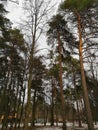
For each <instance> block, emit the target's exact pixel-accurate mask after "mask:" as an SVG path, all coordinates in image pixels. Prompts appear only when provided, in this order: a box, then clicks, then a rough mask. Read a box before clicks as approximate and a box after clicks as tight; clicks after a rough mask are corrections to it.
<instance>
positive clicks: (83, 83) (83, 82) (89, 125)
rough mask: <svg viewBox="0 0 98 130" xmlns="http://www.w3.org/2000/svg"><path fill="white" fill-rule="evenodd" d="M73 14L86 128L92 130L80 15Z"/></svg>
mask: <svg viewBox="0 0 98 130" xmlns="http://www.w3.org/2000/svg"><path fill="white" fill-rule="evenodd" d="M75 14H76V16H77V21H78V35H79V60H80V67H81V80H82V88H83V94H84V102H85V108H86V114H87V123H88V129H89V130H94V125H93V119H92V114H91V109H90V102H89V94H88V90H87V85H86V79H85V72H84V65H83V48H82V46H83V41H82V26H81V17H80V14H79V13H78V12H77V11H76V12H75Z"/></svg>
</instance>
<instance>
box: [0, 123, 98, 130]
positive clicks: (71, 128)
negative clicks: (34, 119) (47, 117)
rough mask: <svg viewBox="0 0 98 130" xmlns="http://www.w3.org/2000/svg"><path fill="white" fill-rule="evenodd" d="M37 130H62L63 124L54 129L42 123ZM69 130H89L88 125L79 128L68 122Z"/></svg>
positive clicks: (96, 127) (96, 129) (37, 125)
mask: <svg viewBox="0 0 98 130" xmlns="http://www.w3.org/2000/svg"><path fill="white" fill-rule="evenodd" d="M29 126H30V124H29ZM1 127H2V125H1V124H0V129H1ZM9 127H10V125H9ZM21 127H23V124H21ZM94 127H95V130H98V124H97V125H94ZM74 128H75V129H74ZM36 130H62V123H58V126H56V124H55V125H54V126H52V127H51V126H50V123H47V125H46V126H44V124H42V123H36ZM67 130H87V124H82V128H79V127H78V124H77V123H75V124H74V126H73V123H70V122H67Z"/></svg>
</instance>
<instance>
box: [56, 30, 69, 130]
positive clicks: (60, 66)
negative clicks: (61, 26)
mask: <svg viewBox="0 0 98 130" xmlns="http://www.w3.org/2000/svg"><path fill="white" fill-rule="evenodd" d="M57 39H58V51H59V85H60V97H61V107H62V118H63V130H67V127H66V117H65V101H64V95H63V82H62V56H61V54H62V47H61V39H60V32H59V31H58V32H57Z"/></svg>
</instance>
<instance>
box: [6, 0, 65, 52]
mask: <svg viewBox="0 0 98 130" xmlns="http://www.w3.org/2000/svg"><path fill="white" fill-rule="evenodd" d="M13 1H16V0H13ZM17 1H18V2H19V5H18V4H15V3H14V2H11V1H9V0H8V2H7V3H6V2H5V3H4V5H5V8H6V9H7V10H8V11H9V13H8V14H7V17H8V18H9V19H10V20H11V22H12V23H13V26H14V27H16V26H17V25H18V24H19V23H21V21H22V19H23V17H24V12H23V10H22V5H23V1H24V0H17ZM61 1H62V0H50V2H51V5H53V4H54V3H56V4H57V5H56V6H55V9H54V10H53V15H54V14H55V13H56V10H57V7H58V4H59V3H60V2H61ZM41 39H42V41H41V43H39V44H40V46H39V48H47V44H46V37H45V36H44V35H43V36H42V38H41ZM46 52H47V50H42V51H41V52H40V53H42V54H43V53H46Z"/></svg>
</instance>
